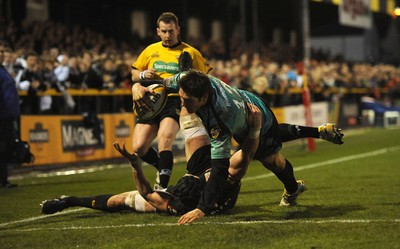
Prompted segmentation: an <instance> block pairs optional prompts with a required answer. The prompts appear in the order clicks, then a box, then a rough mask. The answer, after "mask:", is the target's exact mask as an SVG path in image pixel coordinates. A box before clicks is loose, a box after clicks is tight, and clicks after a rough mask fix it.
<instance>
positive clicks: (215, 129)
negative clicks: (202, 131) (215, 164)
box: [210, 125, 221, 139]
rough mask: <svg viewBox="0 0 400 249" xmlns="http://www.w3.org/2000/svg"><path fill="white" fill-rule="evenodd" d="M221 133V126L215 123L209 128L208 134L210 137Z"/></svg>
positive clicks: (215, 136)
mask: <svg viewBox="0 0 400 249" xmlns="http://www.w3.org/2000/svg"><path fill="white" fill-rule="evenodd" d="M220 133H221V128H220V127H219V126H218V125H217V126H214V127H212V128H211V131H210V134H211V138H214V139H215V138H217V137H218V136H219V134H220Z"/></svg>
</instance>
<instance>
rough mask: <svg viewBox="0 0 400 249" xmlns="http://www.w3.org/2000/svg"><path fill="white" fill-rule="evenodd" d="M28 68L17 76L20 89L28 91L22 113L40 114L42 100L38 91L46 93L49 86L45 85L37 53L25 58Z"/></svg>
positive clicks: (30, 53) (31, 53)
mask: <svg viewBox="0 0 400 249" xmlns="http://www.w3.org/2000/svg"><path fill="white" fill-rule="evenodd" d="M25 61H26V68H24V69H22V70H20V71H19V72H18V75H17V76H16V82H17V86H18V88H19V89H21V90H24V91H27V92H28V96H27V98H26V99H25V100H24V101H23V103H22V107H21V108H22V112H23V113H30V114H38V113H39V112H40V98H38V96H37V92H38V91H45V90H46V89H47V86H46V85H44V84H43V82H42V79H41V75H40V72H39V58H38V55H37V54H36V53H35V52H33V51H32V52H28V53H27V55H26V56H25Z"/></svg>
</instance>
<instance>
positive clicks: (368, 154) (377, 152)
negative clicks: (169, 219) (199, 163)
mask: <svg viewBox="0 0 400 249" xmlns="http://www.w3.org/2000/svg"><path fill="white" fill-rule="evenodd" d="M398 150H400V146H393V147H387V148H383V149H380V150H374V151H370V152H366V153H361V154H356V155H351V156H345V157H341V158H337V159H332V160H328V161H323V162H319V163H312V164H308V165H303V166H299V167H296V168H295V170H296V171H301V170H306V169H312V168H316V167H321V166H326V165H331V164H335V163H341V162H345V161H350V160H355V159H360V158H366V157H373V156H378V155H381V154H385V153H388V152H395V151H398ZM270 176H274V175H273V174H272V173H269V174H264V175H259V176H254V177H246V178H244V179H243V180H242V181H252V180H257V179H262V178H266V177H270ZM84 209H85V208H79V209H73V210H68V211H64V212H62V213H57V214H53V215H42V216H37V217H31V218H27V219H23V220H17V221H11V222H6V223H0V228H1V227H6V226H9V225H13V224H19V223H25V222H30V221H35V220H39V219H44V218H48V217H52V216H56V215H62V214H67V213H73V212H78V211H81V210H84ZM358 221H359V223H361V222H360V220H358ZM243 222H245V221H243ZM253 222H258V221H253ZM260 222H268V221H260ZM269 222H270V223H271V221H269ZM274 222H275V221H274ZM278 222H286V223H288V222H297V221H276V223H278ZM302 222H308V221H302ZM314 222H316V221H314ZM320 222H326V223H327V222H336V221H335V220H332V221H320ZM395 222H399V220H395ZM347 223H350V222H347ZM364 223H365V222H364ZM163 224H164V226H167V225H168V224H169V223H163ZM166 224H167V225H166ZM170 224H171V225H172V224H174V225H176V224H175V223H170ZM196 224H206V223H200V222H198V223H196ZM213 224H214V223H213ZM224 224H225V223H224ZM226 224H228V223H226ZM155 225H158V224H153V225H152V224H130V225H129V226H155ZM72 228H73V227H72ZM93 228H96V227H93ZM48 229H51V228H48ZM54 229H55V228H54ZM82 229H84V228H82ZM21 231H23V230H21Z"/></svg>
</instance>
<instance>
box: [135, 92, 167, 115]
mask: <svg viewBox="0 0 400 249" xmlns="http://www.w3.org/2000/svg"><path fill="white" fill-rule="evenodd" d="M148 88H149V89H151V90H153V91H154V93H153V94H152V93H146V95H145V96H144V97H143V100H141V101H135V103H134V108H133V110H134V111H133V113H134V114H135V116H136V118H137V119H138V120H139V121H149V120H151V119H153V118H154V117H156V116H157V115H158V114H160V112H161V111H162V109H163V108H164V107H165V104H166V103H167V98H168V94H167V90H166V89H165V86H164V85H162V84H152V85H150V86H148ZM142 103H146V105H147V106H148V107H149V109H148V108H146V107H144V106H143V104H142Z"/></svg>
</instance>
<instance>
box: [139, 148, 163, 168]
mask: <svg viewBox="0 0 400 249" xmlns="http://www.w3.org/2000/svg"><path fill="white" fill-rule="evenodd" d="M140 159H142V160H143V161H145V162H146V163H148V164H150V165H153V166H154V167H155V168H156V169H158V165H159V163H160V157H159V156H158V153H157V151H156V150H155V149H154V148H153V147H150V149H149V150H148V151H147V152H146V154H145V155H144V156H142V157H141V158H140Z"/></svg>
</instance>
